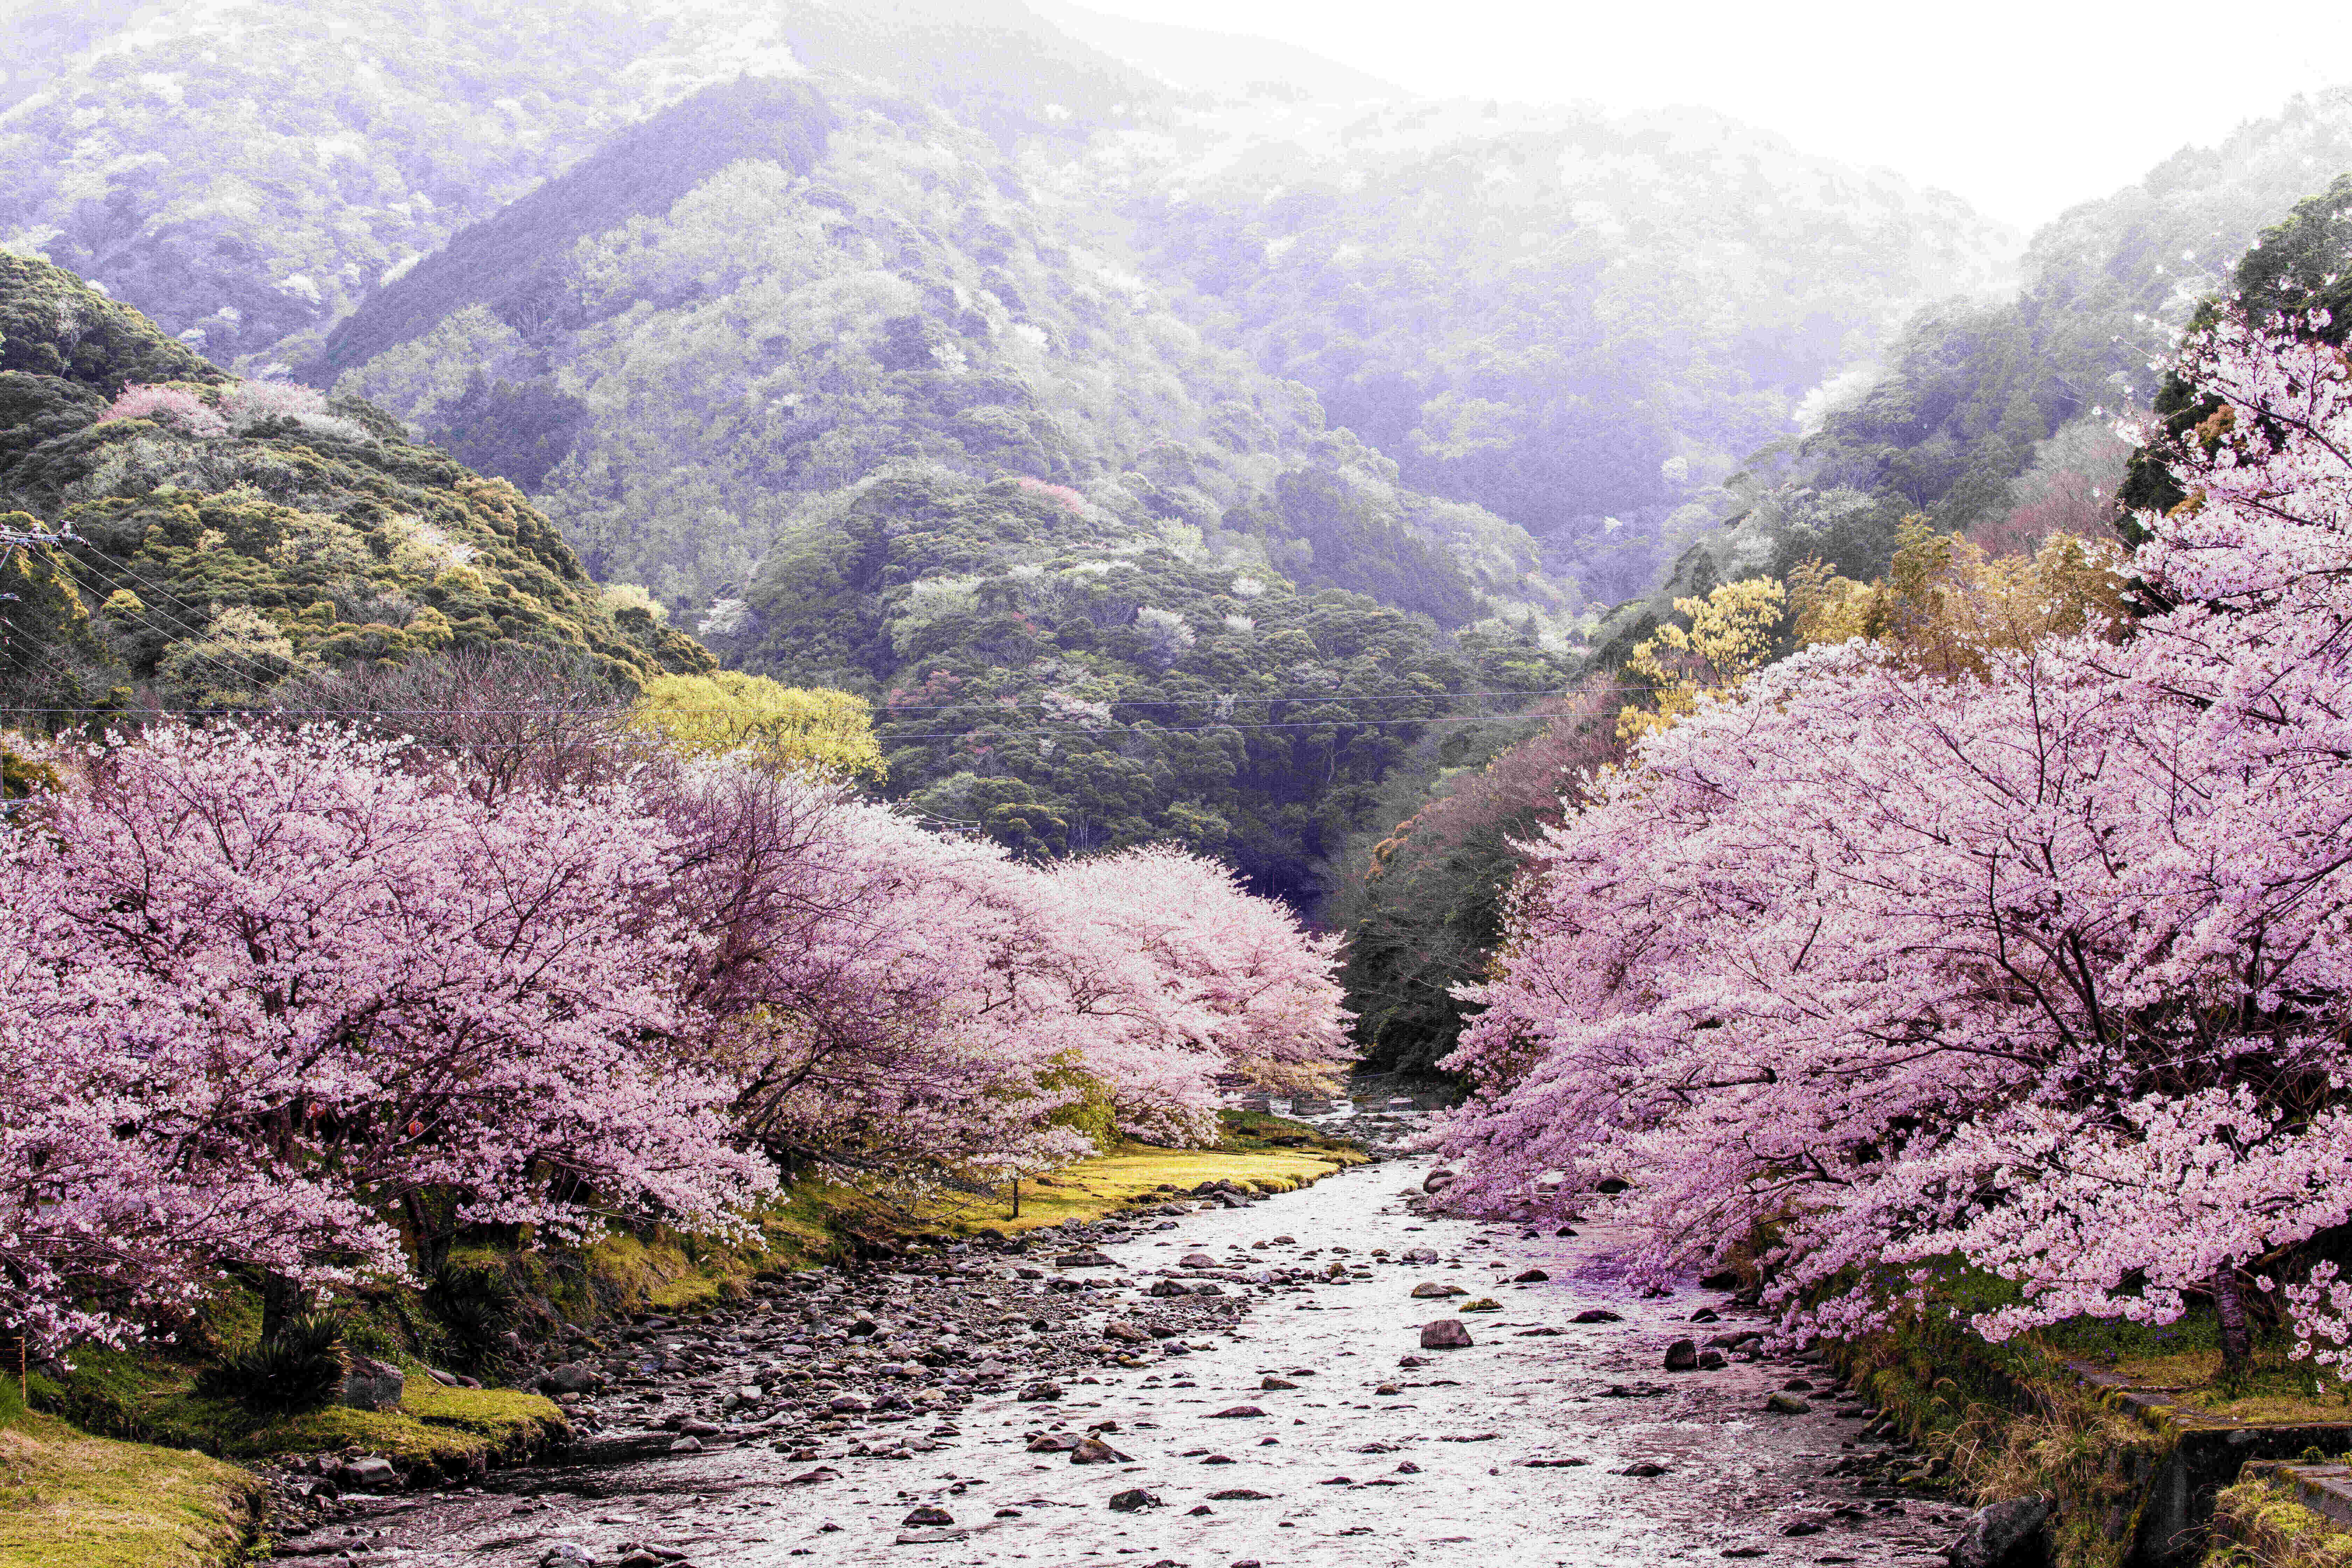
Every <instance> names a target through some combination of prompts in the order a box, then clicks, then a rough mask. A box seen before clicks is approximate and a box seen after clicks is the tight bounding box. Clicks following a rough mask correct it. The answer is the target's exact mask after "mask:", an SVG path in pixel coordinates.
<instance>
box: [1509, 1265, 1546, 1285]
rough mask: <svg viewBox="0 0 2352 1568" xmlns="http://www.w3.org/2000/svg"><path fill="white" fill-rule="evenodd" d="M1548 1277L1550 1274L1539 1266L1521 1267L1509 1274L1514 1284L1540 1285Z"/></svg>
mask: <svg viewBox="0 0 2352 1568" xmlns="http://www.w3.org/2000/svg"><path fill="white" fill-rule="evenodd" d="M1550 1278H1551V1276H1550V1275H1549V1274H1547V1273H1545V1272H1544V1271H1543V1270H1542V1269H1540V1268H1523V1269H1521V1270H1520V1271H1519V1272H1518V1273H1517V1274H1514V1275H1512V1276H1511V1283H1512V1284H1514V1285H1540V1284H1542V1283H1543V1282H1544V1281H1545V1280H1547V1279H1550Z"/></svg>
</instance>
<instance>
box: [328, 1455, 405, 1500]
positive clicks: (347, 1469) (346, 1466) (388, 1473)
mask: <svg viewBox="0 0 2352 1568" xmlns="http://www.w3.org/2000/svg"><path fill="white" fill-rule="evenodd" d="M335 1479H336V1480H337V1481H339V1482H341V1484H342V1485H343V1486H345V1487H349V1488H352V1489H354V1490H358V1491H364V1492H373V1491H383V1490H385V1489H388V1488H392V1487H396V1486H398V1485H400V1472H399V1471H398V1470H395V1469H394V1468H392V1461H391V1460H390V1459H387V1458H382V1457H381V1456H379V1455H375V1454H368V1455H363V1456H362V1457H361V1458H356V1459H346V1460H344V1461H343V1462H342V1464H341V1466H340V1467H338V1468H337V1469H336V1471H335Z"/></svg>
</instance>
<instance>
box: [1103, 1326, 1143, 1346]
mask: <svg viewBox="0 0 2352 1568" xmlns="http://www.w3.org/2000/svg"><path fill="white" fill-rule="evenodd" d="M1103 1338H1105V1339H1107V1340H1118V1341H1120V1342H1123V1343H1126V1344H1131V1345H1148V1344H1150V1342H1151V1331H1150V1330H1149V1329H1143V1328H1138V1327H1137V1326H1136V1325H1135V1324H1133V1323H1129V1322H1125V1321H1116V1320H1115V1321H1111V1322H1108V1323H1105V1324H1104V1325H1103Z"/></svg>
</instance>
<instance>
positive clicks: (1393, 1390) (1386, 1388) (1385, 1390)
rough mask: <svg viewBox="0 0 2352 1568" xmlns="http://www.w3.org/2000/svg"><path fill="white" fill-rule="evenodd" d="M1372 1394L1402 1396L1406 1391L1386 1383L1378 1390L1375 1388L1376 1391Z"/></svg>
mask: <svg viewBox="0 0 2352 1568" xmlns="http://www.w3.org/2000/svg"><path fill="white" fill-rule="evenodd" d="M1372 1392H1373V1393H1374V1394H1402V1393H1403V1392H1404V1390H1403V1389H1402V1387H1400V1386H1398V1385H1397V1384H1393V1383H1384V1384H1381V1385H1380V1386H1379V1387H1378V1388H1375V1389H1374V1390H1372Z"/></svg>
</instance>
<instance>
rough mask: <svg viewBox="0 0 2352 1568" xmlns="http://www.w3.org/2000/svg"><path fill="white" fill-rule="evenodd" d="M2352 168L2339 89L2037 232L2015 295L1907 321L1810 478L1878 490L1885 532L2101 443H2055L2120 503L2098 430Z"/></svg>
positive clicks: (2022, 498) (2349, 102)
mask: <svg viewBox="0 0 2352 1568" xmlns="http://www.w3.org/2000/svg"><path fill="white" fill-rule="evenodd" d="M2347 170H2352V89H2337V90H2335V91H2332V92H2327V93H2322V94H2319V95H2317V96H2315V97H2313V98H2310V99H2298V100H2295V101H2294V103H2292V104H2290V105H2289V106H2288V107H2287V109H2286V110H2285V111H2284V112H2283V113H2281V114H2280V115H2278V116H2277V117H2276V118H2274V119H2270V120H2264V121H2256V122H2254V123H2252V124H2250V125H2247V126H2245V127H2243V128H2242V129H2241V130H2240V131H2239V132H2237V133H2235V134H2234V135H2232V136H2231V137H2230V138H2228V139H2227V140H2226V141H2224V142H2221V144H2219V145H2218V146H2214V147H2184V148H2183V149H2181V151H2180V152H2179V153H2177V154H2175V155H2174V156H2173V157H2171V158H2169V159H2167V160H2166V161H2165V162H2164V163H2161V164H2159V165H2158V166H2157V167H2156V168H2154V169H2151V170H2150V171H2148V174H2147V177H2146V178H2145V179H2143V180H2142V181H2140V183H2139V184H2136V185H2132V186H2129V187H2127V188H2126V189H2124V190H2121V191H2118V192H2116V193H2115V194H2114V195H2109V196H2105V197H2102V198H2100V199H2098V200H2095V201H2088V202H2084V204H2082V205H2080V206H2077V207H2074V208H2073V209H2071V210H2070V211H2068V212H2067V213H2066V214H2065V215H2064V216H2062V217H2060V218H2058V219H2057V220H2055V221H2054V222H2053V223H2050V224H2047V225H2045V226H2043V227H2042V229H2041V230H2039V231H2038V232H2037V233H2036V234H2035V235H2034V237H2033V239H2032V244H2031V245H2030V246H2029V247H2027V250H2026V254H2025V259H2024V263H2023V271H2024V279H2023V287H2022V289H2021V291H2020V292H2019V293H2018V295H2017V297H2016V298H2015V299H2013V300H2006V301H2002V302H2000V303H1995V304H1984V303H1969V302H1967V301H1954V302H1952V303H1949V304H1945V305H1939V306H1937V308H1936V309H1933V310H1927V311H1925V312H1923V313H1921V314H1920V315H1919V316H1918V317H1917V318H1916V320H1914V321H1912V322H1911V323H1910V324H1909V325H1908V326H1906V328H1905V329H1904V331H1903V335H1902V337H1901V340H1900V341H1899V342H1897V343H1896V344H1895V347H1894V350H1893V352H1892V353H1890V354H1889V356H1888V360H1887V363H1886V366H1885V371H1884V373H1883V374H1880V375H1879V376H1878V377H1877V379H1876V380H1875V382H1874V384H1872V385H1871V386H1870V387H1869V388H1868V390H1867V391H1866V392H1865V393H1864V395H1861V396H1860V397H1858V398H1856V399H1855V400H1853V402H1851V403H1848V404H1845V405H1841V406H1839V407H1837V408H1835V409H1834V410H1832V412H1831V413H1830V414H1829V416H1828V418H1827V420H1826V421H1825V423H1824V424H1823V426H1822V429H1821V430H1820V432H1819V433H1818V434H1816V435H1815V436H1813V437H1811V439H1809V440H1808V441H1807V442H1806V443H1805V444H1804V446H1803V447H1802V450H1801V455H1800V458H1799V468H1800V471H1801V475H1802V477H1803V478H1804V479H1805V480H1806V481H1807V482H1808V483H1810V484H1811V485H1813V486H1815V487H1817V488H1823V489H1826V488H1832V487H1838V488H1844V489H1852V490H1855V491H1858V492H1861V493H1862V494H1863V495H1864V496H1867V497H1868V498H1870V500H1872V501H1873V502H1874V511H1875V513H1876V515H1877V516H1878V517H1879V518H1880V519H1881V520H1882V521H1883V523H1884V524H1885V526H1884V527H1883V529H1882V536H1883V537H1884V538H1885V539H1886V540H1888V541H1891V539H1892V527H1891V522H1892V521H1893V520H1895V519H1897V518H1899V517H1900V516H1901V515H1902V514H1903V513H1904V512H1906V511H1912V510H1917V511H1924V512H1926V513H1927V514H1928V515H1929V516H1931V517H1933V518H1934V519H1935V520H1936V521H1937V523H1938V524H1939V525H1940V526H1943V527H1946V528H1979V529H1981V528H1985V527H1989V526H1991V525H1994V524H1997V523H1998V522H1999V521H2000V520H2002V519H2003V518H2005V517H2007V516H2008V515H2009V514H2010V513H2011V511H2013V510H2015V509H2017V508H2018V507H2019V506H2021V505H2023V504H2027V503H2030V502H2032V501H2035V500H2044V499H2046V498H2047V497H2048V496H2049V495H2050V493H2051V489H2052V488H2053V487H2052V485H2051V484H2050V483H2049V482H2042V483H2039V484H2037V483H2034V482H2032V480H2030V479H2029V480H2028V482H2027V483H2025V484H2023V485H2021V484H2020V482H2019V481H2020V479H2021V476H2027V475H2029V472H2030V470H2032V469H2033V468H2035V467H2036V466H2037V464H2039V465H2040V466H2041V467H2042V468H2044V469H2045V470H2046V469H2049V468H2051V467H2052V466H2053V465H2052V463H2051V461H2050V460H2049V459H2051V458H2053V447H2050V446H2049V445H2048V444H2049V443H2052V442H2053V441H2056V442H2057V443H2059V446H2060V447H2068V446H2072V447H2076V448H2084V447H2089V448H2093V450H2092V451H2089V452H2085V451H2082V450H2076V451H2073V452H2065V453H2061V454H2056V455H2057V457H2058V460H2059V462H2060V463H2061V464H2062V465H2066V466H2067V468H2070V469H2071V471H2073V472H2074V473H2076V474H2077V475H2078V476H2079V478H2080V479H2082V480H2084V482H2086V483H2088V484H2089V485H2091V486H2094V487H2095V486H2098V485H2102V484H2104V485H2105V487H2106V494H2107V496H2108V498H2109V499H2110V500H2112V498H2113V495H2114V489H2113V486H2114V483H2115V479H2116V476H2117V474H2119V473H2120V471H2121V466H2122V451H2121V448H2120V447H2119V446H2116V445H2114V444H2112V443H2108V444H2105V445H2104V447H2103V449H2101V444H2099V443H2097V442H2095V439H2094V438H2093V437H2094V434H2095V432H2096V431H2098V430H2103V429H2104V427H2105V426H2106V425H2108V424H2110V423H2112V421H2113V420H2114V418H2115V417H2116V416H2118V415H2120V414H2121V413H2123V412H2125V411H2127V410H2130V409H2134V408H2140V407H2145V406H2146V405H2147V401H2148V399H2149V398H2150V397H2151V396H2152V395H2154V393H2155V390H2156V382H2157V378H2158V370H2157V369H2156V368H2155V367H2156V366H2158V364H2160V363H2163V362H2165V361H2166V360H2168V358H2169V356H2170V354H2171V352H2172V348H2173V345H2174V343H2175V342H2176V340H2177V339H2178V337H2179V333H2180V331H2181V329H2182V328H2183V327H2185V326H2186V325H2187V324H2188V322H2189V316H2190V314H2191V313H2192V311H2194V310H2195V309H2196V307H2197V304H2198V302H2199V301H2200V300H2202V299H2204V298H2205V297H2206V296H2208V295H2210V294H2211V293H2212V292H2213V291H2214V290H2215V289H2218V288H2220V287H2221V286H2222V284H2223V282H2224V280H2225V279H2228V278H2229V276H2230V272H2231V268H2233V267H2234V266H2236V265H2237V262H2238V259H2239V258H2240V257H2241V256H2242V255H2243V254H2244V253H2245V251H2246V249H2247V247H2249V246H2250V245H2252V243H2253V241H2254V239H2255V237H2256V236H2257V235H2258V234H2260V233H2261V231H2262V230H2263V228H2265V227H2267V226H2270V225H2272V224H2275V223H2278V222H2280V221H2281V220H2282V219H2284V217H2285V216H2286V215H2287V213H2288V211H2289V209H2291V208H2293V207H2294V205H2295V204H2296V203H2298V202H2300V201H2302V200H2303V199H2304V198H2305V197H2306V196H2311V195H2316V194H2318V193H2319V192H2321V191H2323V190H2325V189H2326V188H2327V186H2328V185H2329V184H2330V183H2331V182H2332V181H2334V180H2335V178H2336V176H2337V175H2339V174H2343V173H2345V172H2346V171H2347ZM2067 468H2062V471H2067ZM2070 488H2080V487H2079V486H2075V487H2070ZM1857 564H1864V563H1859V562H1858V563H1857Z"/></svg>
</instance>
